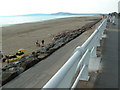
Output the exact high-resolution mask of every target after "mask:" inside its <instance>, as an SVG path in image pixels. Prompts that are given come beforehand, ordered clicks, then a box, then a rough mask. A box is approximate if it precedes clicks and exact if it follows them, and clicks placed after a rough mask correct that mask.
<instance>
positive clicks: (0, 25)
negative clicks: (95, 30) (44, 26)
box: [0, 15, 95, 27]
mask: <svg viewBox="0 0 120 90" xmlns="http://www.w3.org/2000/svg"><path fill="white" fill-rule="evenodd" d="M52 16H55V18H48V19H45V20H40V21H39V20H37V21H34V20H33V21H30V20H28V21H25V22H24V21H23V22H19V21H18V22H17V23H11V22H10V23H8V22H7V21H6V24H0V27H8V26H12V25H19V24H27V23H39V22H45V21H49V20H56V19H62V18H71V17H88V16H95V15H52ZM16 17H17V16H16ZM20 17H24V16H18V17H17V18H18V19H20ZM25 17H29V16H25ZM30 17H31V16H30ZM34 17H35V16H33V18H34ZM39 17H40V16H39ZM0 18H1V17H0ZM4 18H5V17H4ZM7 18H12V17H7ZM13 18H14V17H13ZM17 18H16V19H17ZM13 20H14V19H13ZM0 23H1V22H0ZM7 23H8V24H7Z"/></svg>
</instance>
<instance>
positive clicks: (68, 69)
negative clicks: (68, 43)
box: [43, 19, 107, 89]
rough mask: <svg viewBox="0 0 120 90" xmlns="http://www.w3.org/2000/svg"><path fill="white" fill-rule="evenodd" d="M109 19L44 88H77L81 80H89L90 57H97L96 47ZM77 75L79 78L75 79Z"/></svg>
mask: <svg viewBox="0 0 120 90" xmlns="http://www.w3.org/2000/svg"><path fill="white" fill-rule="evenodd" d="M106 24H107V19H104V20H103V22H102V23H101V25H100V26H99V27H98V28H97V29H96V30H95V31H94V32H93V33H92V35H91V36H90V37H89V38H88V39H87V40H86V41H85V42H84V43H83V44H82V46H78V47H77V48H76V49H75V51H74V53H73V55H72V56H71V57H70V58H69V60H68V61H67V62H66V63H65V64H64V65H63V66H62V67H61V68H60V70H58V72H57V73H56V74H55V75H54V76H53V77H52V78H51V79H50V80H49V81H48V82H47V83H46V84H45V85H44V86H43V89H45V88H75V87H76V85H77V83H78V81H79V80H87V81H88V80H89V76H88V65H89V59H90V57H95V56H96V47H97V46H98V45H99V42H100V39H101V38H102V35H103V32H104V30H105V28H106ZM76 75H77V77H75V76H76Z"/></svg>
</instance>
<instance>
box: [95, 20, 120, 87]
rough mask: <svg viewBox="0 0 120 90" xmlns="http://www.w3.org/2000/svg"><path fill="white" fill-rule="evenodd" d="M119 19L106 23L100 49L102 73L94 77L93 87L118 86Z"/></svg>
mask: <svg viewBox="0 0 120 90" xmlns="http://www.w3.org/2000/svg"><path fill="white" fill-rule="evenodd" d="M119 24H120V19H117V18H116V25H113V24H111V23H108V28H107V30H106V34H107V38H106V39H105V41H104V45H103V51H102V60H101V63H102V66H103V67H102V73H100V74H99V75H98V77H97V79H96V82H95V85H94V88H118V87H119V85H118V80H119V79H118V53H120V48H119V47H118V45H119V44H120V42H118V34H120V25H119Z"/></svg>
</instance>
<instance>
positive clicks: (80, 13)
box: [0, 12, 109, 17]
mask: <svg viewBox="0 0 120 90" xmlns="http://www.w3.org/2000/svg"><path fill="white" fill-rule="evenodd" d="M58 13H63V14H64V13H69V14H73V15H74V14H78V15H87V14H88V15H94V14H95V15H96V14H97V15H101V14H109V13H71V12H55V13H49V14H48V13H30V14H20V15H10V16H0V17H13V16H27V15H54V14H58ZM58 15H59V14H58Z"/></svg>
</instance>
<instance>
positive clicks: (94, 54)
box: [90, 47, 97, 57]
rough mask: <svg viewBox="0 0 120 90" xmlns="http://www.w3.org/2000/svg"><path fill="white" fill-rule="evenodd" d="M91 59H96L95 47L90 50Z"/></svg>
mask: <svg viewBox="0 0 120 90" xmlns="http://www.w3.org/2000/svg"><path fill="white" fill-rule="evenodd" d="M90 56H91V57H97V54H96V47H93V48H92V50H91V55H90Z"/></svg>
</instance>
